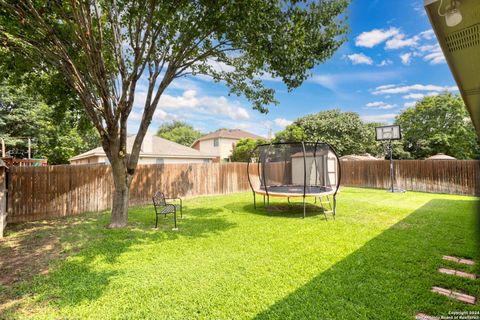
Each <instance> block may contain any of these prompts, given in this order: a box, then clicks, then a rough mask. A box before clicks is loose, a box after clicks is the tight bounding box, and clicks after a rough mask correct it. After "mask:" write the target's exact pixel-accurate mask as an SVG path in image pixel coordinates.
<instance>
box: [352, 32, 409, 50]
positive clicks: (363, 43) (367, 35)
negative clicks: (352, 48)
mask: <svg viewBox="0 0 480 320" xmlns="http://www.w3.org/2000/svg"><path fill="white" fill-rule="evenodd" d="M399 33H400V30H399V29H397V28H394V27H391V28H390V29H388V30H384V29H373V30H371V31H366V32H362V33H361V34H360V35H359V36H357V38H356V39H355V45H356V46H358V47H367V48H373V47H374V46H376V45H378V44H380V43H382V42H384V41H386V40H387V39H389V38H391V37H393V36H395V35H398V34H399Z"/></svg>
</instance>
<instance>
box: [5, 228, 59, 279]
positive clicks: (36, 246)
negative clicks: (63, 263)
mask: <svg viewBox="0 0 480 320" xmlns="http://www.w3.org/2000/svg"><path fill="white" fill-rule="evenodd" d="M56 224H58V223H57V222H56V221H46V222H36V223H27V224H19V225H14V226H12V227H10V228H9V229H10V232H9V233H10V234H12V236H8V235H7V237H5V238H3V239H0V257H2V259H1V260H0V270H2V272H1V273H0V284H1V285H2V286H6V287H9V286H12V285H14V284H15V283H17V282H21V281H27V280H30V279H31V278H32V277H34V276H35V275H37V274H42V273H46V272H48V265H49V263H50V262H51V261H52V260H55V259H57V258H59V257H61V252H62V246H61V244H60V239H59V235H58V234H57V233H56V232H55V225H56Z"/></svg>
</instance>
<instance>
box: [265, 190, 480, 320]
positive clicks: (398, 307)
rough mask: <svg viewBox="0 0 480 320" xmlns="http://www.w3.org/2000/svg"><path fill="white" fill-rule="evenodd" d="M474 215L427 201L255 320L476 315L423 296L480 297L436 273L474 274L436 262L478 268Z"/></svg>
mask: <svg viewBox="0 0 480 320" xmlns="http://www.w3.org/2000/svg"><path fill="white" fill-rule="evenodd" d="M474 212H476V210H475V201H474V200H443V199H442V200H431V201H429V202H428V203H427V204H425V205H424V206H423V207H421V208H419V209H418V210H416V211H414V212H413V213H411V214H410V215H409V216H408V217H406V218H405V219H404V220H402V221H400V222H398V223H396V224H395V225H393V226H391V227H390V228H389V229H388V230H386V231H384V232H383V233H382V234H380V235H378V236H377V237H375V238H374V239H372V240H370V241H369V242H367V243H366V244H365V245H364V246H363V247H361V248H360V249H358V250H357V251H355V252H354V253H353V254H351V255H349V256H348V257H346V258H345V259H343V260H342V261H340V262H338V263H337V264H335V265H333V266H332V267H330V268H329V269H328V270H326V271H324V272H322V273H321V274H319V275H318V276H316V277H315V278H313V279H312V280H311V281H309V282H308V283H306V284H305V285H304V286H302V287H301V288H299V289H297V290H296V291H294V292H292V293H290V294H289V295H288V296H286V297H284V298H283V299H282V300H280V301H278V302H276V303H275V304H273V305H272V306H270V307H269V308H268V309H267V310H265V311H263V312H261V313H260V314H258V315H257V316H256V319H413V318H414V316H415V314H416V313H417V312H424V313H426V314H429V315H432V316H438V317H440V316H448V312H449V311H458V310H464V311H473V310H475V311H479V310H480V306H478V305H477V306H468V305H464V304H462V303H460V302H456V301H454V300H453V299H449V298H446V297H444V296H440V295H438V294H434V293H431V292H430V289H431V287H432V286H440V287H445V288H451V289H456V290H459V291H462V292H465V293H468V294H470V295H473V296H476V297H477V298H480V280H479V279H477V280H466V279H462V278H458V277H453V276H449V275H442V274H440V273H439V272H437V270H438V269H439V268H440V267H445V266H447V267H450V268H456V269H464V270H465V269H467V270H466V271H471V272H477V273H478V272H479V270H480V268H479V267H477V268H476V269H474V270H468V268H466V267H462V266H458V265H451V263H449V262H446V261H443V260H442V256H443V255H453V256H459V257H466V258H474V259H477V260H476V261H477V266H478V262H480V259H479V258H480V257H479V256H478V251H477V243H476V241H475V240H474V239H475V238H476V235H475V232H476V230H475V227H474V225H475V219H476V218H475V214H474ZM477 219H478V217H477ZM352 236H354V235H352Z"/></svg>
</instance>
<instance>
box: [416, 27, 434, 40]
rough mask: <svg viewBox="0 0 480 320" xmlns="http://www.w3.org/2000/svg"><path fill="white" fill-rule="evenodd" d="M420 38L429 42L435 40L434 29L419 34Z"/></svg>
mask: <svg viewBox="0 0 480 320" xmlns="http://www.w3.org/2000/svg"><path fill="white" fill-rule="evenodd" d="M418 36H419V37H422V38H424V39H427V40H432V39H434V38H435V32H434V31H433V30H432V29H429V30H425V31H423V32H420V33H419V34H418Z"/></svg>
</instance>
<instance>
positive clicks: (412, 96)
mask: <svg viewBox="0 0 480 320" xmlns="http://www.w3.org/2000/svg"><path fill="white" fill-rule="evenodd" d="M423 97H425V94H423V93H410V94H407V95H405V96H403V97H402V98H403V99H406V100H409V99H415V100H419V99H422V98H423Z"/></svg>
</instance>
